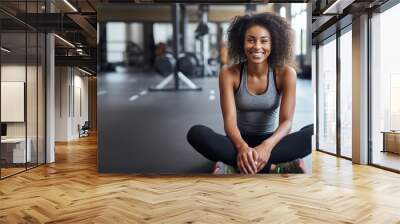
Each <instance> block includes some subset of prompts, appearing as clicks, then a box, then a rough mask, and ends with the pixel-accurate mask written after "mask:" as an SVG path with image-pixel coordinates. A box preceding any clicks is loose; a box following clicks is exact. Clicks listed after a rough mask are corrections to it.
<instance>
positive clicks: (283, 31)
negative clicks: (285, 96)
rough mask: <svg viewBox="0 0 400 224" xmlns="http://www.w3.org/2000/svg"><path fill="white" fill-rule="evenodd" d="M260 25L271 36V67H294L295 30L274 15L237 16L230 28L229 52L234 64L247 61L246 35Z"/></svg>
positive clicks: (269, 58) (266, 13)
mask: <svg viewBox="0 0 400 224" xmlns="http://www.w3.org/2000/svg"><path fill="white" fill-rule="evenodd" d="M253 25H259V26H262V27H264V28H266V29H267V30H268V31H269V32H270V34H271V42H272V46H271V54H270V55H269V57H268V61H269V63H270V64H271V66H273V67H274V68H275V67H283V66H284V65H286V64H288V65H293V64H294V63H293V58H292V57H293V53H292V51H293V49H292V48H293V30H292V28H291V27H290V24H289V23H288V22H287V21H286V20H285V19H284V18H282V17H280V16H278V15H275V14H273V13H268V12H265V13H258V14H252V15H244V16H236V17H235V18H234V19H233V21H232V22H231V24H230V26H229V28H228V52H229V57H230V58H231V59H232V60H233V61H234V63H240V62H243V61H246V60H247V59H246V55H245V52H244V49H243V47H244V37H245V36H244V35H245V33H246V31H247V29H249V28H250V27H251V26H253Z"/></svg>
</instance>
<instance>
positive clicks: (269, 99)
mask: <svg viewBox="0 0 400 224" xmlns="http://www.w3.org/2000/svg"><path fill="white" fill-rule="evenodd" d="M268 70H269V72H268V85H267V90H266V91H265V92H264V93H263V94H261V95H254V94H252V93H250V92H249V90H248V89H247V65H246V63H243V64H242V65H241V69H240V84H239V88H238V89H237V91H236V93H235V104H236V111H237V112H236V113H237V125H238V128H239V130H240V132H241V133H242V134H265V133H271V132H274V131H275V129H276V128H277V126H278V117H279V105H280V101H281V97H280V94H279V92H278V90H277V88H276V83H275V75H274V74H273V69H272V68H271V67H270V68H269V69H268Z"/></svg>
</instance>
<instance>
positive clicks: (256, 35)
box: [244, 25, 272, 64]
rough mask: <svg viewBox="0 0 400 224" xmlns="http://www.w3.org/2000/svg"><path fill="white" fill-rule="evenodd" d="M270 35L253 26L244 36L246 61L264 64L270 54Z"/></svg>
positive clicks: (260, 27)
mask: <svg viewBox="0 0 400 224" xmlns="http://www.w3.org/2000/svg"><path fill="white" fill-rule="evenodd" d="M271 45H272V42H271V34H270V32H269V31H268V30H267V29H266V28H264V27H262V26H259V25H253V26H251V27H249V28H248V29H247V30H246V33H245V35H244V53H245V54H246V57H247V60H248V61H249V62H253V63H257V64H259V63H264V62H265V61H266V60H267V59H268V56H269V55H270V54H271Z"/></svg>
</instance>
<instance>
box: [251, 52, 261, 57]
mask: <svg viewBox="0 0 400 224" xmlns="http://www.w3.org/2000/svg"><path fill="white" fill-rule="evenodd" d="M251 54H252V55H253V56H255V57H261V56H262V55H263V53H260V52H258V53H255V52H253V53H251Z"/></svg>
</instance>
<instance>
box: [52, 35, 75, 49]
mask: <svg viewBox="0 0 400 224" xmlns="http://www.w3.org/2000/svg"><path fill="white" fill-rule="evenodd" d="M54 36H55V37H57V38H58V39H60V40H61V41H63V42H64V43H66V44H67V45H69V46H70V47H73V48H75V45H73V44H71V42H69V41H68V40H66V39H64V38H62V37H60V36H59V35H57V34H54Z"/></svg>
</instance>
